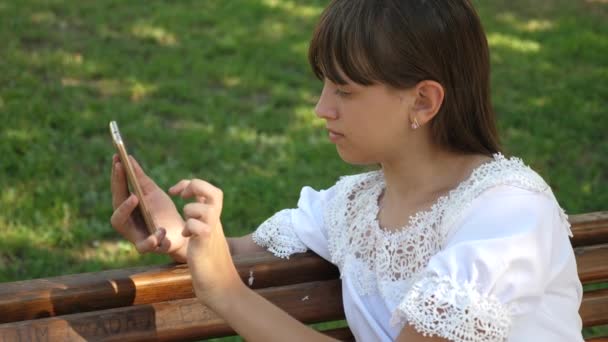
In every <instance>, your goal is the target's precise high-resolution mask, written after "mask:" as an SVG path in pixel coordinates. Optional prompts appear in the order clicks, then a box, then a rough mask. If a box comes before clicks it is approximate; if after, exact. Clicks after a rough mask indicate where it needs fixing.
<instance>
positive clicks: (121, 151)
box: [110, 121, 156, 234]
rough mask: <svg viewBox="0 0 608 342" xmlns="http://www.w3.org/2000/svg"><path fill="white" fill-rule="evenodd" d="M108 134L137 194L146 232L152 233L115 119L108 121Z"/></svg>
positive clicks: (144, 203)
mask: <svg viewBox="0 0 608 342" xmlns="http://www.w3.org/2000/svg"><path fill="white" fill-rule="evenodd" d="M110 134H111V135H112V141H113V142H114V147H116V150H117V151H118V157H119V158H120V161H121V163H122V165H123V167H124V169H125V171H126V173H127V180H128V181H129V185H130V186H131V190H132V191H134V192H135V196H137V199H138V200H139V209H140V211H141V214H142V216H143V218H144V222H145V224H146V228H148V232H150V234H154V233H155V232H156V226H155V225H154V220H153V218H152V215H151V214H150V211H149V210H148V206H147V205H146V201H145V200H144V193H143V191H142V189H141V186H140V185H139V182H138V181H137V177H136V176H135V171H134V170H133V166H132V165H131V161H130V160H129V154H128V153H127V148H126V147H125V143H124V141H123V140H122V136H121V135H120V131H119V130H118V124H117V123H116V121H110Z"/></svg>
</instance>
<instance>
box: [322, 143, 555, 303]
mask: <svg viewBox="0 0 608 342" xmlns="http://www.w3.org/2000/svg"><path fill="white" fill-rule="evenodd" d="M499 185H512V186H518V187H521V188H524V189H528V190H531V191H536V192H544V191H546V190H547V189H550V188H549V186H548V185H547V184H546V183H545V181H544V180H543V179H542V178H541V177H540V176H539V175H538V174H537V173H536V172H534V171H533V170H532V169H530V168H529V167H527V166H526V165H524V163H523V162H522V161H521V159H519V158H510V159H506V158H505V157H504V156H503V155H502V154H500V153H498V154H495V155H494V160H492V161H490V162H488V163H486V164H483V165H481V166H479V167H478V168H476V169H475V170H474V171H473V172H472V173H471V176H470V177H469V178H468V179H467V180H465V181H463V182H462V183H460V184H459V186H458V187H456V188H455V189H453V190H452V191H450V192H449V193H448V194H447V195H445V196H442V197H440V198H439V199H438V200H437V202H436V203H435V204H434V205H433V206H432V207H431V209H430V210H427V211H421V212H418V213H417V214H416V215H414V216H412V217H411V218H410V221H409V223H408V225H406V226H405V227H402V228H401V229H399V230H397V231H394V232H390V231H386V230H383V229H382V228H381V227H380V226H379V224H378V221H377V216H378V211H379V208H378V197H379V196H380V194H381V192H382V190H383V189H384V187H385V183H384V176H383V174H382V171H375V172H370V173H365V174H360V175H355V176H348V177H343V178H342V179H340V181H339V182H338V183H337V184H336V194H335V198H334V200H333V201H331V202H330V203H329V205H328V206H327V207H326V210H325V212H324V220H325V222H326V224H327V229H328V236H329V241H328V247H329V252H330V256H331V259H332V262H333V263H334V264H336V265H338V267H339V268H340V269H341V271H342V272H341V274H342V275H345V274H352V275H353V276H352V280H353V283H354V285H355V288H356V290H357V292H358V293H359V294H360V295H365V294H370V293H374V292H376V291H377V290H379V292H380V294H381V295H382V296H383V298H384V299H385V300H386V301H387V302H388V303H389V305H391V304H392V305H394V306H396V305H397V304H398V303H399V302H400V299H401V298H403V296H404V291H403V289H404V287H403V286H407V285H411V284H412V283H413V279H414V278H416V276H418V275H419V274H420V272H422V270H423V269H424V268H425V267H426V265H427V264H428V261H429V260H430V258H431V257H432V256H433V255H435V254H436V253H437V252H439V251H440V250H441V249H442V248H443V246H444V243H445V241H446V239H447V236H448V235H449V233H451V229H452V227H453V225H454V223H455V222H456V221H457V220H458V219H459V218H460V217H461V215H462V213H463V212H464V211H465V210H466V209H467V208H468V207H469V206H470V205H471V203H472V202H473V200H474V199H475V198H476V197H478V196H479V195H480V194H481V193H482V192H484V191H486V190H488V189H489V188H491V187H494V186H499Z"/></svg>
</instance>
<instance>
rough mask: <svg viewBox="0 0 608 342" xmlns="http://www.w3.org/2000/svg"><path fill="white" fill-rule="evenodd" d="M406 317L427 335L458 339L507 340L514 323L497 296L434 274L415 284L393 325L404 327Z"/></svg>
mask: <svg viewBox="0 0 608 342" xmlns="http://www.w3.org/2000/svg"><path fill="white" fill-rule="evenodd" d="M406 321H408V323H409V324H411V325H413V326H414V328H415V329H416V330H417V331H418V332H420V333H422V334H423V335H425V336H433V335H438V336H440V337H443V338H446V339H449V340H451V341H457V342H459V341H463V342H464V341H466V342H481V341H505V340H506V339H507V335H508V333H509V328H510V326H511V318H510V310H509V308H508V307H507V306H505V305H503V304H501V303H500V302H499V301H498V299H497V298H495V297H493V296H484V295H482V294H480V293H479V292H478V291H477V290H476V289H475V287H474V286H473V285H472V284H458V283H456V282H455V281H453V280H451V279H450V278H448V277H441V278H439V277H437V276H434V275H433V276H429V277H425V278H422V279H421V280H420V281H418V282H417V283H416V284H414V286H413V287H412V289H411V290H410V291H409V292H408V294H407V295H406V297H405V300H404V301H403V302H402V303H401V304H400V305H399V306H398V308H397V310H396V311H395V313H394V314H393V317H392V319H391V325H393V326H396V325H400V326H401V327H402V326H403V325H405V322H406Z"/></svg>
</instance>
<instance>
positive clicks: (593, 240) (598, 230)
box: [568, 211, 608, 247]
mask: <svg viewBox="0 0 608 342" xmlns="http://www.w3.org/2000/svg"><path fill="white" fill-rule="evenodd" d="M568 221H569V222H570V224H571V226H572V227H571V229H572V234H573V235H574V237H573V238H572V239H571V240H570V241H571V242H572V246H574V247H579V246H589V245H599V244H603V243H608V211H598V212H594V213H587V214H580V215H571V216H570V217H569V218H568Z"/></svg>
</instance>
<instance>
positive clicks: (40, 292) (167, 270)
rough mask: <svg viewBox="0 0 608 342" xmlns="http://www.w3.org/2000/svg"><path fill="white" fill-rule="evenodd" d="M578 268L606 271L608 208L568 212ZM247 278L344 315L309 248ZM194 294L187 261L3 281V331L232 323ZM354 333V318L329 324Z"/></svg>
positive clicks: (587, 298)
mask: <svg viewBox="0 0 608 342" xmlns="http://www.w3.org/2000/svg"><path fill="white" fill-rule="evenodd" d="M570 222H571V223H572V230H573V232H574V238H573V239H572V244H573V246H575V254H576V258H577V263H578V271H579V277H580V279H581V281H582V282H583V283H584V284H590V283H597V282H606V281H608V263H607V262H606V261H608V212H598V213H590V214H583V215H574V216H571V218H570ZM234 261H235V265H236V267H237V269H238V271H239V274H240V276H241V278H242V279H243V281H244V282H245V283H246V284H250V286H251V287H252V288H254V289H256V291H258V293H260V294H261V295H262V296H264V297H266V298H267V299H269V300H270V301H272V302H274V303H275V304H277V305H278V306H279V307H281V308H283V309H284V310H285V311H287V312H288V313H289V314H291V315H292V316H294V317H296V318H297V319H299V320H301V321H302V322H305V323H315V322H325V321H332V320H340V319H343V318H344V311H343V308H342V295H341V287H340V280H339V274H338V271H337V269H336V268H335V267H334V266H333V265H332V264H330V263H329V262H327V261H325V260H323V259H321V258H320V257H318V256H317V255H315V254H313V253H310V252H308V253H303V254H298V255H294V256H292V257H291V258H290V259H289V260H285V259H279V258H275V257H274V256H272V255H270V254H269V253H259V254H255V255H248V256H235V258H234ZM193 297H194V294H193V292H192V285H191V280H190V274H189V272H188V269H187V266H186V265H183V264H182V265H163V266H145V267H135V268H129V269H121V270H109V271H103V272H96V273H83V274H75V275H66V276H60V277H52V278H45V279H34V280H25V281H17V282H10V283H3V284H0V341H55V340H67V341H82V340H88V341H91V340H132V341H138V340H145V341H151V340H156V341H170V340H173V341H174V340H180V341H182V340H197V339H205V338H212V337H219V336H227V335H233V334H234V331H233V330H232V329H231V328H230V327H229V326H228V325H226V324H225V322H224V321H223V320H222V319H221V318H219V317H218V316H216V315H215V314H214V313H213V312H212V311H210V310H209V309H207V308H206V307H204V305H202V304H200V303H199V302H198V301H197V300H196V299H195V298H193ZM580 314H581V317H582V319H583V324H584V326H585V327H589V326H596V325H603V324H608V289H603V290H596V291H588V292H585V295H584V298H583V304H582V306H581V310H580ZM328 334H331V335H332V336H335V337H337V338H341V339H350V338H352V335H350V332H349V330H348V328H342V329H335V330H333V331H332V332H328Z"/></svg>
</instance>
